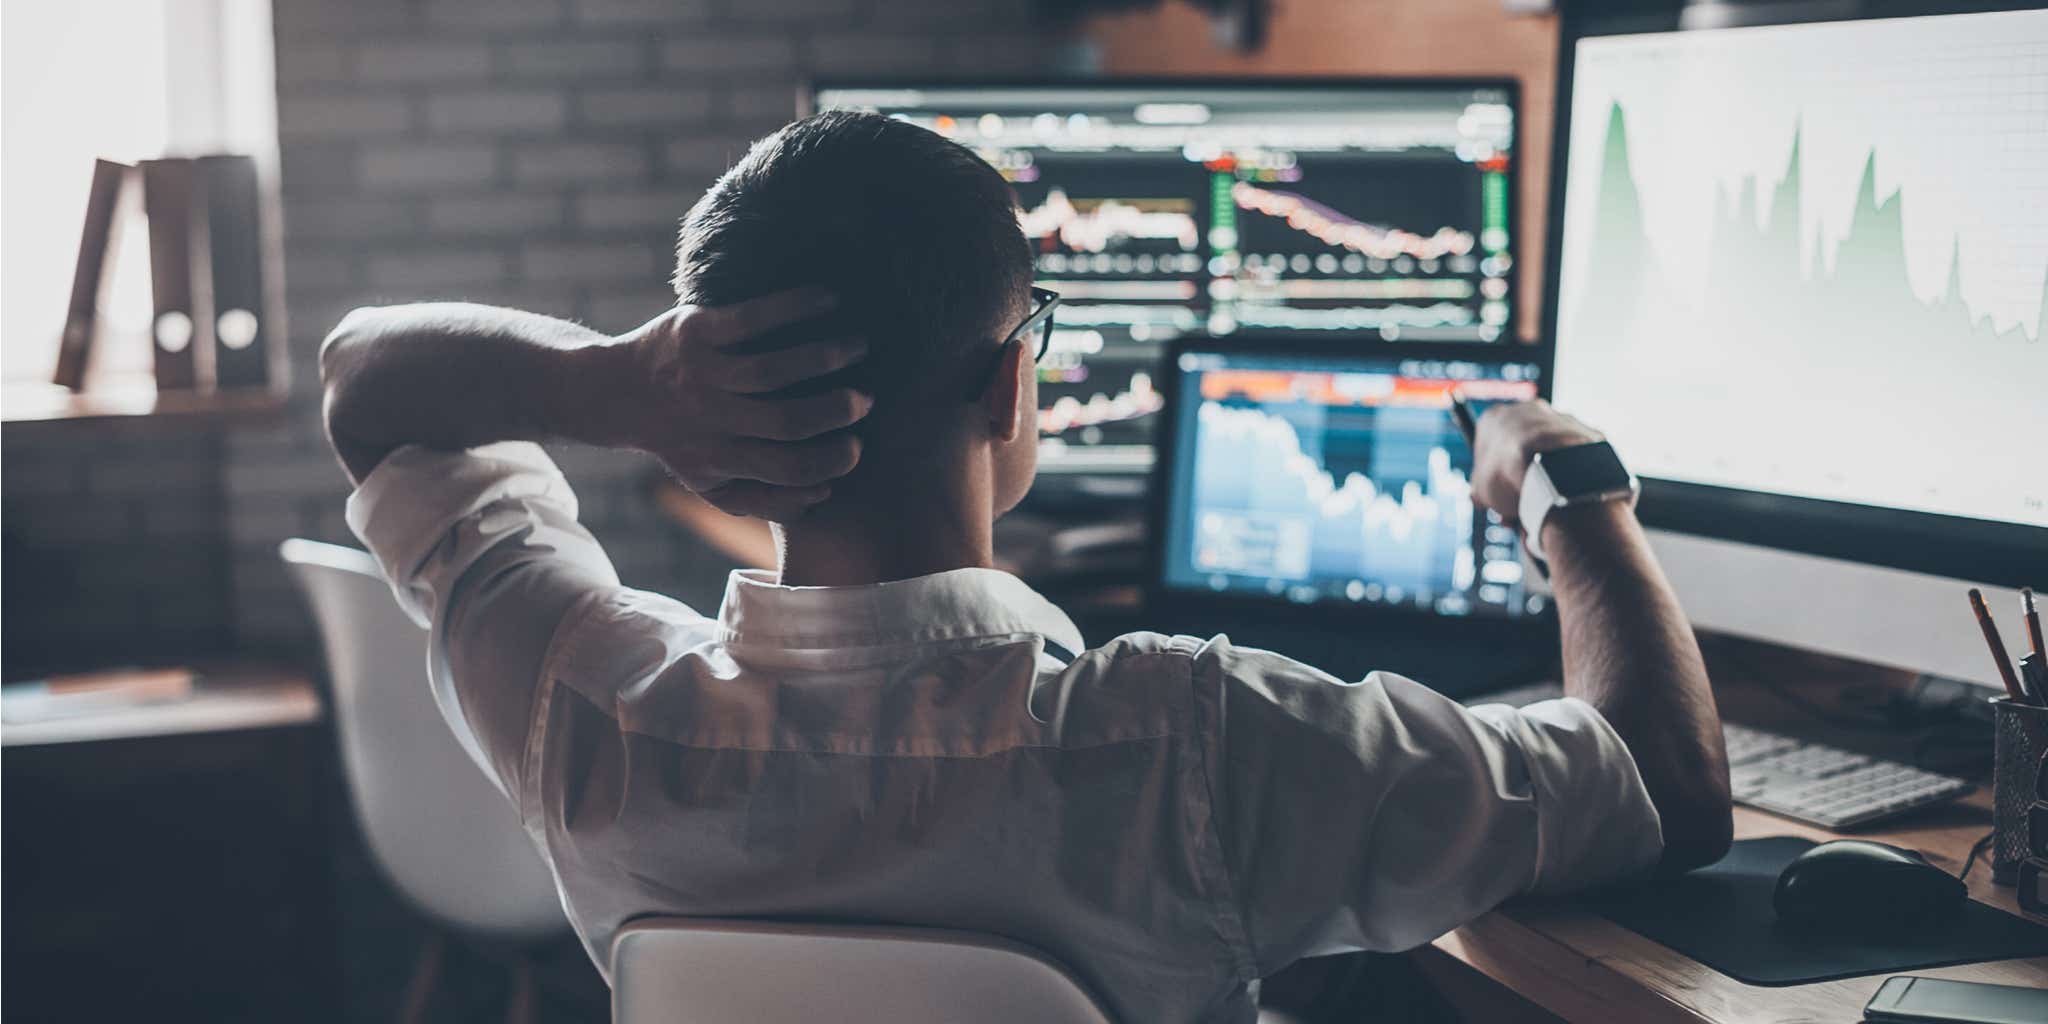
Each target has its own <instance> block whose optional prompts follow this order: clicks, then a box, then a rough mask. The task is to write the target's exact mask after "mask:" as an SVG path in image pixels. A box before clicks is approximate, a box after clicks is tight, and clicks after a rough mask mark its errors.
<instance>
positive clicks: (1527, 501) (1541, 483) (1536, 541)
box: [1515, 454, 1558, 559]
mask: <svg viewBox="0 0 2048 1024" xmlns="http://www.w3.org/2000/svg"><path fill="white" fill-rule="evenodd" d="M1557 500H1558V493H1557V485H1556V484H1554V483H1552V482H1551V479H1550V473H1549V472H1548V471H1547V470H1545V469H1544V468H1543V456H1542V455H1541V454H1538V455H1536V456H1535V457H1534V458H1531V459H1530V460H1529V468H1528V470H1527V471H1526V472H1524V473H1523V474H1522V500H1521V502H1520V504H1518V505H1517V506H1516V508H1515V517H1516V518H1517V519H1520V520H1521V523H1522V547H1523V548H1525V549H1527V550H1528V552H1529V556H1530V557H1531V558H1537V559H1542V558H1544V557H1545V555H1544V554H1543V521H1544V520H1545V519H1547V518H1549V516H1550V510H1551V509H1554V508H1556V507H1557Z"/></svg>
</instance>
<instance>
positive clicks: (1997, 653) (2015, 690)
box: [1970, 587, 2032, 704]
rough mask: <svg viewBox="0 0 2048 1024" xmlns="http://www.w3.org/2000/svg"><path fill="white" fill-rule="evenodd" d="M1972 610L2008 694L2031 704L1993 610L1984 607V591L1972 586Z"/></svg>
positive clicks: (2023, 702) (2021, 701)
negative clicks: (2009, 655) (2022, 687)
mask: <svg viewBox="0 0 2048 1024" xmlns="http://www.w3.org/2000/svg"><path fill="white" fill-rule="evenodd" d="M1970 610H1971V611H1973V612H1976V613H1977V625H1978V626H1980V627H1982V628H1983V630H1984V642H1985V643H1987V644H1990V645H1991V660H1992V662H1994V663H1995V664H1997V666H1998V675H1999V678H2000V679H2002V680H2004V681H2005V692H2006V695H2007V696H2010V697H2011V698H2012V699H2014V700H2016V701H2019V702H2020V703H2022V704H2030V703H2032V701H2029V700H2028V699H2027V694H2026V691H2024V690H2022V689H2020V680H2019V677H2018V676H2016V675H2014V674H2013V671H2012V659H2011V658H2009V657H2007V656H2006V653H2005V641H2003V640H2000V639H1999V638H1998V625H1997V624H1996V623H1994V622H1992V621H1991V610H1990V609H1989V608H1986V607H1984V592H1983V591H1981V590H1978V589H1977V588H1976V587H1971V588H1970Z"/></svg>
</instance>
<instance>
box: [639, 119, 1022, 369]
mask: <svg viewBox="0 0 2048 1024" xmlns="http://www.w3.org/2000/svg"><path fill="white" fill-rule="evenodd" d="M1015 203H1016V199H1015V196H1014V195H1013V194H1012V193H1011V191H1010V187H1009V185H1008V184H1007V183H1005V182H1004V181H1003V179H1002V176H1001V175H999V174H997V173H996V171H995V169H994V168H991V167H990V166H989V165H988V164H986V163H984V162H983V161H982V160H981V159H980V158H979V157H977V156H975V155H974V154H973V153H972V152H971V151H969V150H968V149H967V148H965V147H963V146H961V145H959V144H958V143H955V142H952V141H950V140H948V139H945V138H943V137H941V136H939V135H937V134H935V133H933V132H930V131H927V130H926V129H923V128H920V127H917V126H916V125H913V124H910V123H908V122H905V121H900V120H897V119H894V118H888V117H883V116H880V115H878V114H867V113H857V112H852V111H828V112H826V113H822V114H816V115H813V116H811V117H807V118H804V119H803V120H801V121H797V122H795V123H793V124H790V125H787V126H785V127H783V128H782V129H781V130H780V131H777V132H775V133H774V134H772V135H769V136H767V137H766V138H763V139H761V140H760V141H758V142H756V143H755V144H754V145H753V148H751V149H750V150H749V151H748V152H747V155H746V156H745V157H743V158H741V160H740V161H739V163H738V164H736V165H734V166H733V167H732V169H731V170H729V171H727V172H726V173H725V175H724V176H723V177H721V178H719V179H718V182H717V183H716V184H714V185H712V186H711V189H710V191H708V192H706V193H705V195H704V197H703V198H702V199H701V200H699V201H698V202H697V205H696V206H695V207H693V208H691V210H690V212H689V215H688V216H686V217H685V218H684V219H683V227H682V234H681V238H680V239H679V241H678V243H677V246H676V276H675V287H676V295H677V297H678V298H679V299H680V300H681V301H683V302H686V303H697V304H702V305H723V304H726V303H730V302H736V301H739V300H741V299H747V298H752V297H753V296H756V295H761V294H765V293H767V292H772V291H776V290H779V289H782V288H789V287H795V286H797V285H806V284H822V285H825V286H827V287H829V288H832V289H833V290H834V291H836V292H837V293H838V294H839V295H840V301H841V303H842V310H843V311H844V319H845V320H846V322H847V323H848V324H849V326H850V327H851V328H852V329H853V330H856V331H859V332H861V333H864V334H865V335H866V336H867V337H868V339H869V344H870V346H871V349H870V355H869V358H868V367H867V370H866V372H864V373H862V374H860V377H861V378H862V384H863V386H866V387H870V388H872V389H874V390H876V391H877V392H879V393H881V394H886V393H887V392H889V391H892V390H895V388H894V387H892V386H891V385H892V383H909V382H911V381H920V382H928V383H930V384H932V385H933V386H934V387H939V386H945V384H944V382H942V381H941V380H939V379H936V378H935V377H934V374H943V375H946V376H947V378H948V379H950V377H954V376H958V375H959V373H960V372H963V371H961V370H960V369H959V367H962V366H966V365H969V364H970V363H974V364H979V365H986V358H987V357H986V351H987V350H988V349H990V348H992V347H993V345H994V340H995V339H996V338H997V337H998V336H999V335H1000V333H1001V332H1002V331H1004V330H1005V329H1007V327H1008V323H1007V321H1008V319H1009V318H1011V317H1014V316H1018V315H1020V314H1021V312H1022V308H1021V307H1022V302H1023V299H1024V296H1025V289H1026V288H1028V287H1029V285H1030V283H1031V254H1030V249H1029V247H1028V246H1027V245H1026V244H1025V241H1024V235H1023V232H1022V231H1021V230H1020V229H1019V228H1018V226H1017V214H1016V206H1015ZM952 386H957V382H956V383H954V384H953V385H952ZM909 390H913V391H921V390H924V389H922V388H915V387H913V388H910V389H909Z"/></svg>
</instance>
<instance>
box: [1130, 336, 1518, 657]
mask: <svg viewBox="0 0 2048 1024" xmlns="http://www.w3.org/2000/svg"><path fill="white" fill-rule="evenodd" d="M1187 352H1198V353H1205V354H1206V353H1216V354H1219V355H1226V356H1228V355H1262V356H1280V357H1286V358H1305V359H1329V360H1335V361H1340V362H1341V361H1344V360H1347V359H1359V360H1364V359H1370V360H1374V361H1384V360H1401V359H1440V360H1446V361H1449V360H1460V361H1464V362H1470V363H1487V364H1504V363H1530V364H1535V365H1538V366H1539V367H1541V362H1540V360H1538V359H1537V358H1536V356H1535V353H1533V352H1532V351H1531V350H1530V349H1529V348H1528V347H1527V346H1521V345H1517V346H1514V347H1503V346H1499V345H1483V346H1481V345H1474V344H1472V343H1470V342H1456V341H1448V342H1437V341H1431V342H1400V341H1383V342H1380V343H1378V344H1376V345H1372V346H1368V347H1364V348H1361V347H1359V346H1358V345H1357V344H1355V343H1350V342H1344V341H1335V340H1321V339H1313V338H1309V339H1300V338H1292V337H1274V336H1270V335H1260V334H1233V335H1229V336H1227V337H1222V338H1210V337H1184V338H1179V339H1175V340H1174V341H1172V342H1169V343H1168V345H1167V355H1166V365H1165V366H1164V367H1163V368H1162V369H1161V376H1160V386H1161V388H1162V391H1161V394H1162V395H1163V396H1164V398H1165V403H1166V404H1165V407H1164V408H1162V409H1161V410H1160V412H1159V415H1160V431H1159V434H1158V437H1157V440H1156V441H1155V442H1154V445H1153V448H1154V451H1155V453H1156V454H1155V457H1154V458H1153V460H1152V474H1151V476H1150V478H1149V479H1148V480H1147V487H1146V495H1145V581H1144V582H1145V586H1144V602H1145V606H1146V607H1147V608H1150V609H1155V610H1165V611H1170V612H1173V613H1177V614H1178V613H1186V614H1191V615H1216V614H1222V615H1227V616H1230V617H1231V618H1233V619H1238V620H1245V621H1254V622H1274V621H1282V620H1284V621H1286V622H1289V623H1322V624H1338V625H1344V624H1349V625H1359V624H1362V623H1366V622H1372V623H1375V624H1390V623H1399V624H1403V625H1404V626H1407V627H1415V626H1417V625H1419V624H1425V623H1441V624H1443V626H1444V628H1445V629H1446V630H1447V631H1449V634H1447V635H1453V636H1455V638H1456V640H1457V642H1459V643H1472V644H1482V645H1483V644H1486V643H1491V642H1499V643H1502V644H1517V643H1524V642H1527V641H1530V640H1533V639H1538V638H1541V637H1545V636H1548V635H1550V633H1551V632H1552V631H1553V630H1554V629H1555V624H1556V618H1555V616H1556V603H1555V602H1554V601H1552V602H1547V603H1546V605H1545V607H1544V608H1543V610H1541V611H1539V612H1535V613H1532V614H1524V615H1520V616H1505V615H1443V614H1439V613H1438V612H1436V611H1434V610H1432V609H1428V608H1419V607H1415V606H1412V605H1386V604H1362V603H1361V604H1347V603H1344V602H1341V601H1331V600H1324V601H1316V602H1313V603H1310V604H1302V603H1299V602H1296V601H1291V600H1288V599H1287V598H1286V597H1284V596H1277V595H1270V594H1257V593H1246V592H1242V591H1237V592H1229V591H1226V592H1216V591H1202V590H1192V589H1186V588H1181V587H1173V586H1169V585H1168V584H1167V581H1166V564H1167V550H1166V537H1167V520H1168V518H1169V517H1170V516H1171V515H1172V512H1173V510H1172V507H1171V506H1172V486H1171V480H1170V477H1171V476H1172V474H1173V466H1174V457H1175V454H1176V452H1177V450H1178V448H1179V445H1180V443H1181V440H1182V439H1181V438H1180V437H1179V433H1180V431H1179V430H1178V429H1177V428H1176V425H1177V424H1178V423H1179V422H1180V420H1179V414H1180V400H1181V399H1180V392H1181V376H1182V372H1181V368H1180V360H1181V356H1182V355H1183V354H1184V353H1187ZM1547 377H1548V373H1547V370H1545V372H1544V376H1542V377H1539V378H1538V380H1537V393H1538V394H1539V395H1544V396H1547V395H1548V394H1549V382H1548V379H1547Z"/></svg>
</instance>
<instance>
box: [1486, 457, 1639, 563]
mask: <svg viewBox="0 0 2048 1024" xmlns="http://www.w3.org/2000/svg"><path fill="white" fill-rule="evenodd" d="M1641 491H1642V485H1641V484H1640V483H1637V482H1636V478H1635V474H1633V473H1630V472H1629V471H1628V467H1627V466H1624V465H1622V464H1621V456H1619V455H1616V454H1614V446H1613V445H1610V444H1608V443H1607V442H1605V441H1594V442H1592V443H1591V444H1575V445H1572V446H1571V447H1569V448H1553V449H1551V450H1550V451H1547V452H1538V453H1536V457H1535V458H1533V459H1530V460H1529V471H1528V472H1527V473H1526V474H1524V475H1523V477H1522V503H1521V505H1520V506H1519V508H1517V510H1516V513H1517V515H1518V516H1519V517H1520V518H1521V520H1522V531H1523V533H1524V535H1525V536H1526V541H1525V545H1524V546H1526V547H1527V548H1528V549H1529V554H1530V555H1532V556H1534V557H1536V558H1542V557H1544V555H1543V540H1542V537H1543V521H1544V520H1545V519H1546V518H1548V517H1549V516H1550V513H1551V512H1552V511H1553V510H1555V509H1560V508H1570V507H1572V506H1573V505H1590V504H1592V503H1594V502H1596V501H1622V500H1627V501H1628V502H1629V503H1630V504H1634V503H1635V500H1636V495H1637V494H1638V493H1640V492H1641Z"/></svg>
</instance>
